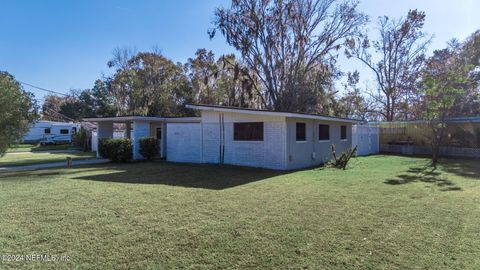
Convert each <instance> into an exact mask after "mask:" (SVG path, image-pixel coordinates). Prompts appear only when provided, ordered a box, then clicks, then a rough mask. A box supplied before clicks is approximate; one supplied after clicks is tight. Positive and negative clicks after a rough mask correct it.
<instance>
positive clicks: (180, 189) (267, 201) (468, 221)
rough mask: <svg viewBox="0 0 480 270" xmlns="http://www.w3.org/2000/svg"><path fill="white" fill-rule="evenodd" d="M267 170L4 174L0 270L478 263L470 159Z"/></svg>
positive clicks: (120, 168) (367, 160) (157, 168)
mask: <svg viewBox="0 0 480 270" xmlns="http://www.w3.org/2000/svg"><path fill="white" fill-rule="evenodd" d="M427 164H428V160H427V159H423V158H412V157H397V156H381V155H379V156H371V157H363V158H356V159H354V160H353V161H352V164H351V166H350V167H349V168H348V169H347V170H346V171H342V170H336V169H309V170H303V171H296V172H276V171H269V170H261V169H252V168H239V167H230V166H212V165H191V164H172V163H165V162H141V163H132V164H125V165H114V164H102V165H95V166H89V167H82V168H73V169H49V170H40V171H34V172H22V173H8V174H7V173H4V174H0V205H2V207H1V209H0V214H1V217H2V220H1V228H2V229H1V230H0V251H1V253H2V254H51V255H68V256H69V257H70V261H68V262H8V261H1V262H0V268H2V269H4V268H26V269H38V268H44V269H46V268H49V269H50V268H57V269H65V268H75V267H78V268H80V269H89V268H90V269H149V268H150V269H161V268H163V269H170V268H185V269H212V268H213V269H225V268H236V269H245V268H257V269H258V268H260V269H269V268H270V269H273V268H276V269H278V268H283V269H284V268H294V269H298V268H304V269H412V268H414V269H479V268H480V223H479V220H480V207H479V205H480V168H479V162H478V160H443V161H442V165H441V166H440V168H439V169H438V170H435V171H432V170H431V169H430V168H429V167H428V166H426V165H427Z"/></svg>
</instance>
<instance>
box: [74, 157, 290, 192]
mask: <svg viewBox="0 0 480 270" xmlns="http://www.w3.org/2000/svg"><path fill="white" fill-rule="evenodd" d="M108 170H113V171H114V172H110V173H108V172H107V173H106V174H96V175H88V176H80V177H74V178H73V179H79V180H90V181H101V182H116V183H132V184H154V185H155V184H160V185H170V186H181V187H189V188H204V189H213V190H222V189H226V188H231V187H236V186H240V185H244V184H248V183H252V182H256V181H261V180H265V179H268V178H272V177H275V176H279V175H282V174H286V173H288V172H282V171H273V170H266V169H258V168H248V167H237V166H226V165H222V166H220V165H206V164H185V163H170V162H163V161H156V162H138V163H130V164H118V165H117V164H112V165H111V166H109V167H108Z"/></svg>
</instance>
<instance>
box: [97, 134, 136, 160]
mask: <svg viewBox="0 0 480 270" xmlns="http://www.w3.org/2000/svg"><path fill="white" fill-rule="evenodd" d="M132 148H133V147H132V141H131V140H130V139H110V138H102V139H100V140H99V141H98V151H99V153H100V156H102V157H103V158H108V159H110V160H112V161H113V162H128V161H130V160H132V156H133V149H132Z"/></svg>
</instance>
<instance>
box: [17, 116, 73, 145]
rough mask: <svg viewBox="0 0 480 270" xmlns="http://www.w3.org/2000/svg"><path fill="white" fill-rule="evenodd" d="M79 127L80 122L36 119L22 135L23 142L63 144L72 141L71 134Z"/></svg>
mask: <svg viewBox="0 0 480 270" xmlns="http://www.w3.org/2000/svg"><path fill="white" fill-rule="evenodd" d="M79 129H80V124H78V123H72V122H69V123H67V122H53V121H43V120H41V121H38V122H35V123H34V124H33V125H32V126H31V127H30V129H29V131H28V133H27V134H26V135H25V136H24V137H23V142H24V143H34V144H37V143H41V144H65V143H71V142H72V135H73V134H75V133H77V131H78V130H79Z"/></svg>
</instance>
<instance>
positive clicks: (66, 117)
mask: <svg viewBox="0 0 480 270" xmlns="http://www.w3.org/2000/svg"><path fill="white" fill-rule="evenodd" d="M44 109H47V110H48V111H50V112H52V113H54V114H56V115H59V116H61V117H63V118H65V119H67V120H70V121H72V122H76V121H75V119H72V118H70V117H68V116H66V115H65V114H61V113H59V112H57V111H54V110H52V109H50V108H44Z"/></svg>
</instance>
